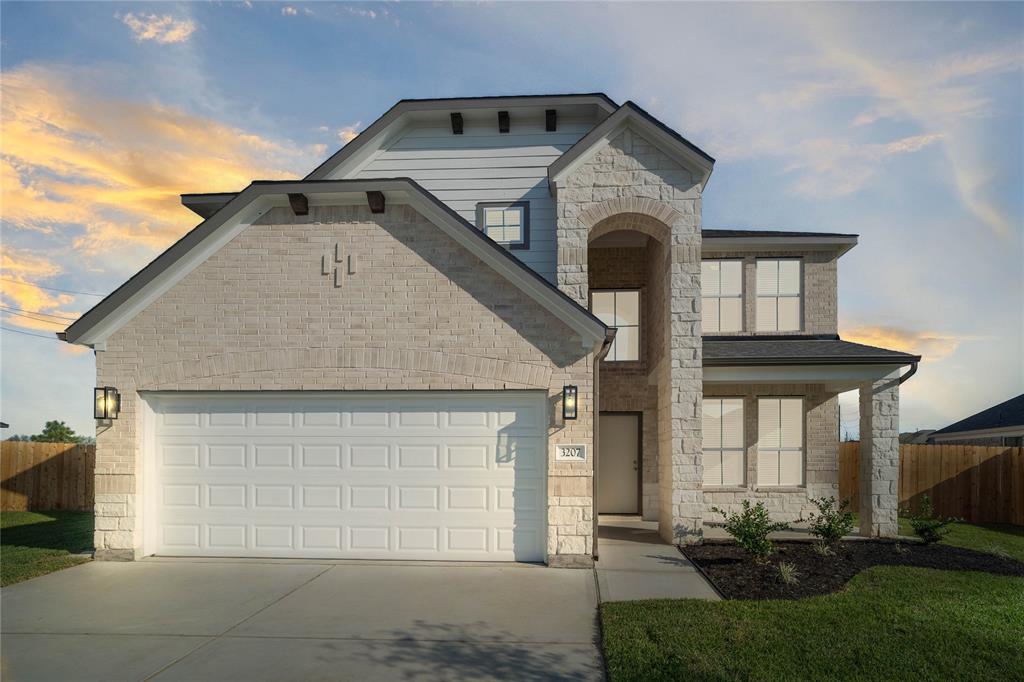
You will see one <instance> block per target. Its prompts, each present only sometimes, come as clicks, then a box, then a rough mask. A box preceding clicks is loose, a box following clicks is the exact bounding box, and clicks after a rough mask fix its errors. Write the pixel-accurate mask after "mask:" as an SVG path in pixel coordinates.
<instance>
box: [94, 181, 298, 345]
mask: <svg viewBox="0 0 1024 682" xmlns="http://www.w3.org/2000/svg"><path fill="white" fill-rule="evenodd" d="M275 205H277V206H286V205H288V199H287V196H286V195H284V194H282V195H280V197H279V198H278V200H277V201H274V200H273V199H272V198H271V197H267V196H260V197H257V198H256V199H254V200H253V201H252V202H251V203H249V204H247V205H246V206H245V207H244V208H242V209H241V210H240V211H239V212H238V213H236V214H235V215H233V216H232V217H231V218H229V219H228V220H226V221H225V222H224V224H223V225H221V226H220V227H218V228H217V229H216V230H215V231H214V232H213V233H212V234H211V235H210V236H209V237H207V238H206V239H204V240H203V241H202V242H201V243H200V245H199V246H198V247H197V248H194V249H192V250H191V251H189V252H188V253H187V254H186V255H185V256H184V257H182V259H181V260H179V261H178V262H177V263H175V264H174V266H173V267H170V268H168V269H166V270H164V271H163V272H161V273H160V274H159V275H157V276H156V277H154V278H153V279H152V280H151V281H150V282H148V283H147V284H146V285H145V286H143V287H142V288H141V289H139V290H138V291H137V292H135V293H134V294H132V296H131V297H130V298H129V299H128V300H127V301H125V302H124V303H123V304H122V305H121V306H120V307H118V309H117V310H116V311H114V312H113V313H112V314H110V315H108V316H107V317H106V318H104V319H103V320H102V321H101V322H99V323H98V324H96V325H95V326H94V327H92V328H91V329H89V330H88V331H87V332H86V333H84V334H83V335H82V336H81V337H79V338H78V339H76V340H75V341H74V343H76V344H79V345H83V346H93V347H95V346H97V345H99V344H102V343H104V342H105V341H106V340H107V339H108V338H110V335H111V334H113V333H114V332H116V331H117V330H118V329H120V328H121V327H123V326H124V325H125V324H127V323H128V322H129V321H131V320H132V319H133V318H134V317H135V316H136V315H138V314H139V313H141V312H142V311H143V310H145V308H146V307H147V306H149V304H150V303H152V302H153V301H155V300H156V299H158V298H160V296H162V295H163V294H164V293H165V292H166V291H167V290H168V289H170V288H171V287H172V286H174V285H175V284H177V283H178V282H180V281H181V280H182V279H183V278H184V277H185V276H186V275H187V274H189V273H190V272H192V271H193V270H195V269H196V268H197V267H199V265H201V264H202V263H203V262H205V261H206V260H207V259H208V258H210V256H212V255H213V254H214V253H216V252H217V251H219V250H220V249H221V248H223V247H224V245H225V244H227V243H228V242H230V241H231V240H232V239H234V238H235V237H236V236H238V235H239V234H240V233H241V232H242V231H243V230H245V229H246V228H247V227H249V226H250V225H251V224H252V223H253V221H255V220H257V219H259V217H260V216H262V215H263V214H265V213H266V212H267V211H269V210H270V209H271V208H273V207H274V206H275Z"/></svg>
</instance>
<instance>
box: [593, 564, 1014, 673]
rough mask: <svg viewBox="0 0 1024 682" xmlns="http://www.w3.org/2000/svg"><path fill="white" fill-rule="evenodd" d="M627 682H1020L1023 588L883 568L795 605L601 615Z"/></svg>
mask: <svg viewBox="0 0 1024 682" xmlns="http://www.w3.org/2000/svg"><path fill="white" fill-rule="evenodd" d="M601 618H602V624H603V628H604V648H605V659H606V660H607V662H608V672H609V675H610V677H611V679H612V680H613V681H618V680H680V679H687V680H722V679H743V680H823V679H828V680H863V679H876V680H883V679H915V680H929V679H930V680H957V679H1021V678H1022V676H1024V647H1022V646H1021V642H1022V641H1024V580H1022V579H1020V578H1007V577H1002V576H993V575H988V574H985V573H967V572H957V571H936V570H931V569H925V568H906V567H894V566H878V567H875V568H871V569H868V570H867V571H864V572H863V573H861V574H859V575H858V576H856V577H855V578H854V579H853V580H852V581H850V583H849V585H848V587H847V589H846V590H845V591H844V592H840V593H837V594H832V595H828V596H824V597H813V598H810V599H802V600H797V601H776V600H771V601H723V602H704V601H696V600H658V601H646V602H613V603H608V604H604V605H602V607H601Z"/></svg>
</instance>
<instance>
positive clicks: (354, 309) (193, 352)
mask: <svg viewBox="0 0 1024 682" xmlns="http://www.w3.org/2000/svg"><path fill="white" fill-rule="evenodd" d="M338 242H340V244H341V249H342V253H343V254H350V253H351V254H355V255H356V256H357V263H358V266H357V268H356V272H355V273H354V274H351V275H349V274H344V275H343V278H342V283H341V286H340V287H335V286H334V283H333V277H332V276H330V275H323V274H321V256H322V255H323V254H325V253H327V254H332V255H333V250H334V245H335V243H338ZM96 364H97V381H98V385H110V386H116V387H118V388H119V389H120V390H121V394H122V401H123V402H122V412H121V417H120V418H119V419H118V420H116V421H114V422H112V423H111V424H109V425H99V427H98V429H97V465H96V515H97V526H96V537H95V542H96V549H97V556H98V557H99V558H133V557H135V556H136V555H137V554H138V553H139V550H140V548H141V547H142V524H141V519H140V510H141V508H142V501H141V499H140V494H141V490H140V485H139V482H140V476H139V475H138V474H139V473H140V466H141V463H142V460H141V448H140V435H141V434H140V432H141V429H140V418H139V417H140V409H139V396H138V394H137V391H140V390H153V391H156V390H216V391H222V390H248V391H259V390H310V389H320V390H324V389H331V390H405V389H424V390H454V389H515V388H543V389H547V390H548V393H549V396H550V398H549V402H550V404H551V424H550V428H549V430H548V437H549V444H554V443H557V442H573V443H584V444H588V445H589V444H590V443H591V434H592V424H593V408H594V400H593V357H592V355H590V354H588V353H587V352H586V351H585V350H584V349H582V347H581V344H580V342H579V341H578V340H576V337H575V336H574V334H573V332H571V331H570V330H569V328H568V327H566V326H565V325H564V324H563V323H561V322H560V321H559V320H558V319H557V318H555V317H554V316H553V315H551V314H550V313H548V312H547V311H546V310H545V309H543V308H542V307H540V306H539V305H537V304H535V303H533V302H532V300H531V299H529V298H528V297H527V296H525V295H524V294H522V293H521V292H520V291H519V290H518V289H516V288H514V287H513V286H512V285H510V284H509V283H508V282H507V281H506V280H504V279H503V278H501V277H499V276H498V275H497V274H495V273H494V272H493V271H492V270H491V269H490V268H489V267H488V266H486V265H485V264H483V263H482V262H481V261H479V260H478V259H477V258H476V257H475V256H472V255H471V254H469V253H468V252H467V251H465V250H464V249H463V248H462V247H461V246H460V245H458V244H457V243H456V242H454V241H453V240H451V239H450V238H449V237H447V236H446V235H444V234H443V233H442V232H441V231H440V230H439V229H437V228H436V227H434V226H433V225H431V224H430V223H428V222H427V221H426V220H425V219H424V218H423V217H422V216H420V215H419V214H418V213H416V212H415V211H414V210H413V209H411V208H410V207H407V206H401V205H393V204H392V205H389V206H388V209H387V213H385V214H384V215H381V216H374V215H372V214H370V213H369V211H368V210H367V209H366V208H365V207H357V206H337V207H312V208H311V210H310V215H308V216H303V217H296V216H294V215H293V214H292V213H291V211H290V210H288V209H283V208H282V209H274V210H273V211H271V212H270V213H268V214H267V215H266V216H264V217H263V218H261V219H260V220H259V222H258V223H257V224H255V225H253V226H252V227H250V228H248V229H247V230H245V231H244V232H242V233H241V234H240V235H238V236H237V237H236V238H235V239H234V240H232V241H231V242H230V243H229V244H227V245H226V246H225V247H224V248H223V249H221V250H220V251H219V252H218V253H216V254H215V255H214V256H213V257H211V258H210V259H209V260H208V261H207V262H206V263H204V264H202V265H201V266H199V267H198V268H197V269H196V270H195V271H193V272H192V273H190V274H189V275H187V276H186V277H185V278H184V279H183V280H182V281H181V282H179V283H178V284H176V285H175V286H174V287H173V288H172V289H170V290H169V291H168V292H167V293H166V294H164V295H163V296H162V297H161V298H160V299H158V300H157V301H155V302H154V303H152V304H151V305H150V306H148V307H147V308H146V309H145V310H144V311H143V312H142V313H140V314H139V315H138V316H137V317H136V318H134V319H133V320H132V321H130V322H129V323H128V324H127V325H125V326H124V327H123V328H122V329H120V330H119V331H118V332H116V333H115V334H113V335H112V336H111V337H110V338H109V339H108V340H107V350H105V351H102V352H98V353H97V360H96ZM568 383H572V384H576V385H577V386H579V404H580V418H579V419H578V420H576V421H575V422H569V423H568V424H564V423H561V411H560V396H561V390H562V386H563V385H565V384H568ZM548 473H549V504H550V507H549V529H548V531H549V532H548V553H549V555H550V557H549V559H550V560H551V562H552V563H556V564H558V563H568V564H572V563H580V562H583V563H585V562H586V560H587V558H588V555H589V554H590V553H591V550H592V532H591V530H590V527H589V526H588V523H589V522H592V519H593V504H592V493H591V488H592V486H591V476H592V470H591V462H587V463H586V464H580V463H567V462H555V461H551V462H550V463H549V472H548Z"/></svg>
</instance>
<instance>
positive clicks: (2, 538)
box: [0, 511, 93, 586]
mask: <svg viewBox="0 0 1024 682" xmlns="http://www.w3.org/2000/svg"><path fill="white" fill-rule="evenodd" d="M92 535H93V514H92V512H69V511H52V512H0V586H7V585H13V584H14V583H18V582H21V581H22V580H28V579H29V578H35V577H36V576H40V575H45V574H47V573H52V572H53V571H59V570H61V569H62V568H68V567H70V566H75V565H78V564H81V563H84V562H86V561H88V560H89V559H87V558H85V557H81V556H75V554H77V553H79V552H86V551H89V550H90V549H92V541H93V538H92Z"/></svg>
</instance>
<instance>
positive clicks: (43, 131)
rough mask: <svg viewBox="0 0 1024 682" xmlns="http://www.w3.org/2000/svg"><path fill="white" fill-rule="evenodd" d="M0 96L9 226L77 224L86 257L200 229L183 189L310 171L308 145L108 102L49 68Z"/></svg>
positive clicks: (20, 71) (165, 110) (34, 69)
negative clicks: (183, 200) (184, 203)
mask: <svg viewBox="0 0 1024 682" xmlns="http://www.w3.org/2000/svg"><path fill="white" fill-rule="evenodd" d="M40 83H45V84H46V87H45V88H42V87H39V84H40ZM0 94H2V110H0V111H2V121H3V132H4V146H3V152H2V158H0V163H2V166H0V173H2V181H3V187H2V200H3V217H4V222H5V225H7V226H8V227H12V228H16V229H20V230H33V231H39V232H48V233H53V232H54V231H59V230H61V229H62V228H65V227H67V226H72V227H74V228H77V229H76V232H79V234H77V235H76V237H75V238H74V242H73V245H74V247H75V248H76V249H77V250H78V252H79V255H82V256H90V255H95V254H97V253H99V252H100V251H101V250H104V252H105V255H110V253H109V250H110V249H116V248H117V247H118V246H119V245H128V246H133V247H142V248H143V249H144V250H148V251H153V250H157V249H160V248H163V247H165V246H166V245H167V244H169V243H170V242H172V241H173V240H174V239H176V238H178V237H179V236H180V235H181V234H182V233H183V232H184V231H185V230H186V229H187V228H189V227H191V226H193V225H195V223H196V222H197V219H196V216H195V215H194V214H192V213H191V212H190V211H189V210H187V209H185V208H184V207H182V206H181V204H180V199H179V194H181V193H182V192H216V191H230V190H237V189H239V188H241V187H244V186H245V185H247V184H248V183H249V181H250V180H252V179H254V178H270V179H273V178H284V177H294V176H295V175H296V173H295V171H294V170H293V169H296V168H302V167H304V166H312V165H313V163H312V161H313V159H312V158H311V152H312V151H313V150H311V149H303V148H300V147H297V146H295V145H290V144H287V143H280V142H277V141H275V140H269V139H266V138H263V137H260V136H259V135H254V134H252V133H249V132H247V131H243V130H239V129H238V128H234V127H231V126H228V125H224V124H222V123H219V122H217V121H215V120H211V119H209V118H203V117H200V116H194V115H191V114H188V113H185V112H182V111H180V110H177V109H172V108H169V107H165V106H161V105H159V104H151V103H139V102H130V101H117V100H112V99H109V98H107V97H103V96H100V95H97V94H95V91H94V90H92V89H90V88H89V87H88V86H87V85H85V84H82V82H81V79H76V78H75V74H74V73H71V72H68V71H65V70H60V69H57V68H54V67H46V66H26V67H21V68H17V69H14V70H12V71H10V72H8V73H5V74H4V75H3V79H2V81H0Z"/></svg>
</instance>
